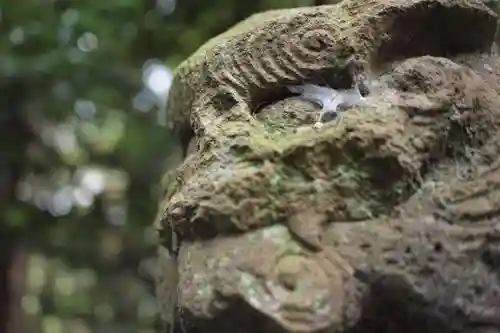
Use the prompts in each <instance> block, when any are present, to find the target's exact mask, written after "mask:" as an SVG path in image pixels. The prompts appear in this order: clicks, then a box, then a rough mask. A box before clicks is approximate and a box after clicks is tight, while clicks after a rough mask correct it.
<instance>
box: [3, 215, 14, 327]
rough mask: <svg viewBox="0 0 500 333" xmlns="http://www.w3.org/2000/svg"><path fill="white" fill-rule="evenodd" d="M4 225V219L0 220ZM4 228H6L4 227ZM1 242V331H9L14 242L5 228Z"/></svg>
mask: <svg viewBox="0 0 500 333" xmlns="http://www.w3.org/2000/svg"><path fill="white" fill-rule="evenodd" d="M0 223H1V224H2V225H4V224H3V223H4V221H0ZM2 229H4V228H2ZM1 232H2V235H1V236H0V242H1V243H0V244H1V247H2V250H1V251H0V332H7V329H8V323H9V317H10V305H11V289H10V267H11V265H12V262H13V260H12V259H13V252H12V248H13V247H12V244H11V241H10V240H9V237H8V235H7V234H6V233H5V231H4V230H2V231H1Z"/></svg>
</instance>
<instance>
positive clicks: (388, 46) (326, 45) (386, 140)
mask: <svg viewBox="0 0 500 333" xmlns="http://www.w3.org/2000/svg"><path fill="white" fill-rule="evenodd" d="M496 20H497V18H496V16H495V14H494V13H493V12H491V11H490V10H489V9H488V8H487V7H485V6H484V5H483V4H482V2H481V1H479V0H366V1H357V0H345V1H343V2H341V3H340V4H337V5H332V6H320V7H311V8H297V9H286V10H277V11H270V12H265V13H262V14H257V15H254V16H252V17H250V18H249V19H247V20H245V21H243V22H242V23H240V24H238V25H236V26H235V27H234V28H232V29H230V30H229V31H227V32H226V33H224V34H222V35H220V36H218V37H216V38H214V39H213V40H211V41H209V42H208V43H206V44H205V45H204V46H202V47H201V48H200V49H199V50H198V51H197V52H196V53H195V54H194V55H193V56H192V57H190V58H189V59H187V60H186V61H185V62H184V63H183V64H181V65H180V66H179V68H178V69H177V72H176V75H175V79H174V83H173V86H172V90H171V92H170V99H169V112H170V124H171V125H172V129H173V130H174V133H175V134H176V135H177V136H178V138H179V141H180V144H181V145H182V150H183V154H182V155H183V156H182V157H180V159H183V162H182V163H181V165H180V166H179V167H178V168H177V169H175V170H172V171H171V172H169V173H168V174H167V177H166V178H165V184H166V191H165V196H164V198H162V204H161V205H160V206H161V207H160V210H159V214H158V218H157V221H156V226H157V229H158V230H159V234H160V239H161V244H160V248H159V262H160V274H159V279H158V288H157V293H158V299H159V302H160V304H161V313H162V317H163V318H164V320H165V321H166V322H167V323H169V325H170V329H173V330H174V331H176V332H188V333H189V332H231V333H233V332H287V333H291V332H304V333H306V332H311V333H312V332H350V333H379V332H380V333H387V332H415V333H416V332H419V333H420V332H430V333H432V332H439V333H444V332H464V333H465V332H476V333H479V332H484V333H485V332H500V283H499V281H500V157H499V156H500V155H499V153H500V131H499V125H500V121H499V119H500V117H499V116H500V98H499V97H498V96H499V93H500V61H499V59H498V57H497V56H496V55H495V54H494V53H493V52H492V51H490V50H491V49H492V46H493V37H494V34H495V31H496ZM302 84H312V85H322V86H328V87H330V88H331V89H332V92H336V91H337V92H339V91H340V92H341V91H347V90H346V89H351V88H352V87H357V88H359V89H360V92H362V95H363V97H360V98H361V99H362V101H363V103H360V104H359V105H352V104H351V105H350V106H348V107H347V108H345V109H344V110H343V111H344V112H341V114H340V116H339V117H337V118H335V119H331V120H330V121H328V122H326V123H324V124H323V126H321V127H319V128H318V127H315V126H313V123H314V119H316V115H317V113H318V112H319V108H320V106H318V105H316V104H314V103H310V102H308V101H304V100H303V99H301V98H300V97H298V96H293V95H292V94H291V93H290V92H289V90H287V88H286V87H287V86H290V85H302ZM357 88H356V89H357ZM174 324H175V325H174Z"/></svg>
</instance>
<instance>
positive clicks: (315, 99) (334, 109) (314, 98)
mask: <svg viewBox="0 0 500 333" xmlns="http://www.w3.org/2000/svg"><path fill="white" fill-rule="evenodd" d="M287 88H288V90H290V91H291V92H293V93H297V94H300V98H302V99H304V100H306V101H310V102H312V103H315V104H317V105H319V106H321V111H320V114H319V116H318V119H317V120H316V124H315V126H316V127H319V126H321V124H322V120H323V116H324V115H325V114H326V113H333V114H335V115H338V107H339V106H340V105H345V106H353V105H364V104H365V103H366V102H365V98H364V97H363V96H362V95H361V92H360V91H359V87H358V85H355V86H354V87H353V88H350V89H342V90H337V89H333V88H330V87H322V86H318V85H316V84H309V83H308V84H301V85H295V86H288V87H287Z"/></svg>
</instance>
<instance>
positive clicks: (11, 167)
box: [0, 78, 32, 333]
mask: <svg viewBox="0 0 500 333" xmlns="http://www.w3.org/2000/svg"><path fill="white" fill-rule="evenodd" d="M0 79H2V80H0V110H1V111H0V332H2V333H3V332H5V333H7V332H8V326H9V320H10V313H11V311H10V310H11V309H10V307H11V305H12V304H13V299H12V297H13V294H14V293H13V289H12V286H11V279H10V277H11V273H12V271H11V269H12V268H13V264H14V262H15V253H16V249H17V246H18V240H19V239H20V234H19V232H18V230H21V229H18V230H15V229H14V228H12V227H11V221H9V215H8V211H9V209H10V208H11V207H12V206H13V205H16V204H17V199H16V187H17V183H18V181H19V179H20V177H21V176H22V170H23V165H24V161H25V155H26V148H27V146H28V144H29V142H30V141H31V138H32V136H31V131H29V127H28V126H27V123H26V122H25V119H24V117H23V114H22V111H23V103H24V101H25V98H26V89H25V86H24V84H23V80H22V79H15V78H0ZM16 278H17V279H19V278H22V277H19V276H17V277H16ZM26 333H28V332H26Z"/></svg>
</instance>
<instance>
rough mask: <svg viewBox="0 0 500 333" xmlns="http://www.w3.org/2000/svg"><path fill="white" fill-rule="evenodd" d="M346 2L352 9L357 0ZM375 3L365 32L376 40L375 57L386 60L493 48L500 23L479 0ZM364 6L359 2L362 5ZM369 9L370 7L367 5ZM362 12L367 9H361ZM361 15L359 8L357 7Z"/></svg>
mask: <svg viewBox="0 0 500 333" xmlns="http://www.w3.org/2000/svg"><path fill="white" fill-rule="evenodd" d="M355 2H357V1H354V0H352V1H346V2H345V3H343V4H342V6H343V7H346V8H347V9H348V10H349V11H350V12H353V11H356V9H355V7H354V3H355ZM388 3H389V4H388V5H380V3H378V4H375V5H373V6H374V7H377V8H373V11H372V12H370V14H369V15H367V17H366V18H365V19H362V21H364V22H365V23H364V24H363V26H362V28H361V32H360V34H359V35H360V36H361V38H364V39H368V40H371V41H372V42H374V43H375V45H373V50H374V54H373V58H372V59H373V60H374V62H375V63H379V64H383V63H389V62H391V61H394V60H399V59H407V58H411V57H416V56H422V55H431V56H446V57H449V56H454V55H458V54H463V53H474V52H489V51H490V49H491V45H492V44H493V41H494V36H495V33H496V29H497V16H496V14H495V13H494V12H493V11H492V10H490V9H489V8H488V7H487V6H486V5H484V2H483V1H479V0H472V1H466V0H446V1H429V0H417V1H406V2H405V3H404V4H401V1H388ZM358 7H359V5H358ZM363 10H365V11H369V9H367V8H363ZM360 14H361V13H360ZM354 15H355V16H356V15H358V13H354Z"/></svg>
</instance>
